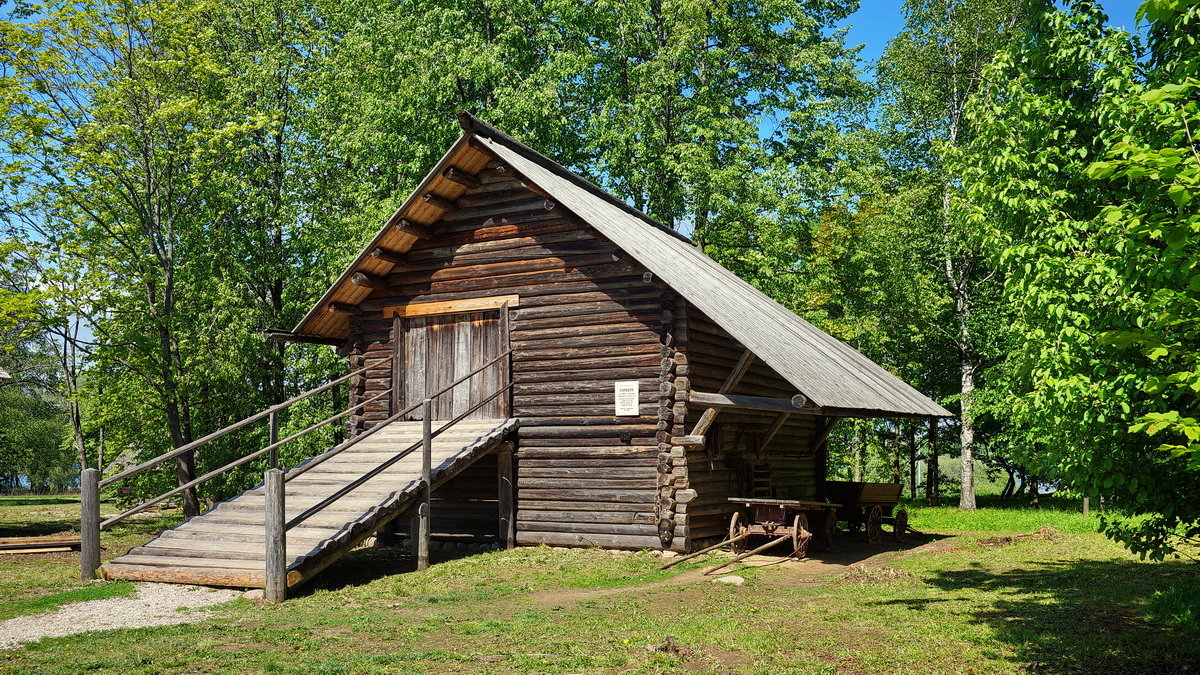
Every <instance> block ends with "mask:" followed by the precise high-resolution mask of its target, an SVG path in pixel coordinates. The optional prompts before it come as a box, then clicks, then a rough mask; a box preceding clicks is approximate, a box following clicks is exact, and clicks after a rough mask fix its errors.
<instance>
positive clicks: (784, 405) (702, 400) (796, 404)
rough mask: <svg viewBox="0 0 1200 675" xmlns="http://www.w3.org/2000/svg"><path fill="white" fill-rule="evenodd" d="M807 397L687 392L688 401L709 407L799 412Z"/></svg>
mask: <svg viewBox="0 0 1200 675" xmlns="http://www.w3.org/2000/svg"><path fill="white" fill-rule="evenodd" d="M807 401H808V399H807V398H805V397H804V396H803V395H802V394H801V395H796V396H793V397H792V398H773V397H769V396H743V395H739V394H713V393H711V392H705V391H692V392H691V393H689V394H688V403H691V404H693V405H697V406H702V405H703V406H709V407H710V408H738V409H741V410H766V411H769V412H785V413H793V412H800V408H801V407H802V406H803V405H804V403H805V402H807Z"/></svg>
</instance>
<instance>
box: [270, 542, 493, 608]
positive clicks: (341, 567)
mask: <svg viewBox="0 0 1200 675" xmlns="http://www.w3.org/2000/svg"><path fill="white" fill-rule="evenodd" d="M477 553H480V551H472V550H448V549H446V548H444V547H441V546H438V547H435V548H434V549H433V550H431V551H430V552H429V564H430V565H431V566H432V565H436V564H438V563H443V562H446V561H449V560H457V559H459V558H466V557H469V556H472V555H475V554H477ZM415 571H417V559H416V557H415V556H413V555H412V554H411V553H409V552H408V549H407V548H405V547H403V546H399V545H397V546H366V547H362V548H356V549H354V550H353V551H350V552H349V553H347V554H346V555H344V556H342V557H341V558H339V559H337V560H336V561H334V562H333V564H331V565H330V566H329V567H327V568H325V569H324V570H322V571H321V573H320V574H319V575H317V578H316V579H314V580H313V581H312V583H308V584H304V585H303V586H301V587H300V588H299V589H296V590H295V591H292V593H294V596H295V597H299V596H304V595H311V594H312V593H314V592H316V591H337V590H342V589H344V588H353V587H357V586H365V585H367V584H369V583H372V582H375V581H378V580H380V579H382V578H384V577H390V576H394V575H397V574H407V573H409V572H415Z"/></svg>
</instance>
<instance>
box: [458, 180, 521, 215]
mask: <svg viewBox="0 0 1200 675" xmlns="http://www.w3.org/2000/svg"><path fill="white" fill-rule="evenodd" d="M481 185H482V184H481ZM538 196H539V195H538V194H537V193H535V192H533V191H531V190H529V188H527V187H525V185H524V184H523V183H521V182H519V181H507V182H501V183H489V184H487V188H486V189H484V190H479V189H476V190H472V191H471V192H468V193H466V194H464V195H463V196H461V197H459V198H458V206H459V208H462V209H466V208H474V207H477V206H490V205H492V204H501V203H505V202H513V201H520V200H525V199H536V198H537V197H538Z"/></svg>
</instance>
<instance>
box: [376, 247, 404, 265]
mask: <svg viewBox="0 0 1200 675" xmlns="http://www.w3.org/2000/svg"><path fill="white" fill-rule="evenodd" d="M371 257H372V258H374V259H376V260H381V261H383V262H385V263H391V264H393V265H400V264H402V263H403V262H404V256H403V255H401V254H399V253H396V252H394V251H389V250H387V249H386V248H380V247H375V248H374V249H373V250H372V251H371Z"/></svg>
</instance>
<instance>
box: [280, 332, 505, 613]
mask: <svg viewBox="0 0 1200 675" xmlns="http://www.w3.org/2000/svg"><path fill="white" fill-rule="evenodd" d="M511 354H512V350H511V349H510V350H507V351H505V352H504V353H502V354H500V355H499V356H497V357H496V358H494V359H492V360H491V361H488V362H487V363H485V364H483V365H482V366H479V367H478V368H476V369H475V370H473V371H471V372H470V373H467V374H466V375H463V376H462V377H460V378H458V379H457V380H455V381H454V382H451V383H450V384H448V385H446V386H445V387H443V388H442V389H440V390H438V391H436V392H434V393H432V394H428V395H427V396H426V398H425V399H424V400H422V401H421V402H420V403H416V404H413V405H411V406H409V407H407V408H405V409H404V410H401V411H399V412H397V413H394V414H393V415H391V416H389V417H388V418H387V419H385V420H383V421H382V422H379V423H378V424H376V425H375V426H373V427H372V428H371V429H369V430H367V431H365V432H363V433H362V434H359V435H358V436H356V437H355V438H354V439H353V440H352V441H348V442H347V443H343V444H342V445H339V446H338V447H335V448H332V449H330V450H329V451H327V452H325V453H323V454H321V455H318V456H316V457H313V458H312V459H310V460H308V461H306V462H305V463H303V464H301V465H299V466H297V467H295V468H294V469H292V470H291V471H288V472H286V473H285V472H284V471H283V470H282V469H279V468H277V467H275V468H271V469H269V470H268V471H267V473H266V480H265V481H264V485H265V488H266V547H267V550H266V570H265V572H266V576H265V579H264V586H265V588H264V597H265V598H266V599H267V600H268V601H271V602H283V600H285V599H286V598H287V532H288V530H291V529H292V528H294V527H296V526H297V525H299V524H300V523H303V522H304V521H305V520H308V519H309V518H311V517H312V516H314V515H316V514H318V513H320V512H321V511H323V510H324V509H326V508H327V507H329V506H331V505H333V504H334V503H336V502H337V501H338V500H339V499H341V498H342V497H344V496H346V495H347V494H349V493H350V492H352V491H354V490H355V489H357V488H358V487H361V486H362V485H363V484H364V483H366V482H367V481H369V480H371V479H372V478H375V477H376V476H378V475H379V474H381V473H383V472H384V471H386V470H387V469H388V468H389V467H391V466H392V465H394V464H396V463H397V462H399V461H400V460H402V459H404V458H405V457H407V456H409V455H410V454H412V453H413V452H414V451H416V449H417V448H421V499H420V504H419V506H418V507H417V521H418V522H419V524H420V531H419V532H418V533H417V534H416V535H415V538H416V540H417V569H418V570H423V569H425V568H427V567H428V566H429V539H430V531H431V530H430V502H431V498H432V493H433V477H432V469H433V439H434V438H437V437H438V436H439V435H441V434H442V433H443V432H445V431H446V430H447V429H449V428H451V427H453V426H454V425H456V424H458V423H459V422H461V421H463V420H464V419H466V418H467V417H469V416H470V415H471V414H472V413H474V412H475V411H477V410H479V409H480V408H482V407H483V406H484V405H486V404H488V403H490V402H491V401H492V400H493V399H495V398H496V397H497V396H500V395H501V394H504V393H506V392H508V391H509V390H510V389H512V379H511V378H510V377H507V376H506V377H504V378H503V382H505V384H503V385H502V386H501V387H499V388H498V389H497V390H496V391H494V392H492V393H491V394H490V395H489V396H487V397H486V398H484V399H482V400H480V401H479V402H477V403H475V404H474V405H472V406H471V407H470V408H468V409H467V410H466V411H464V412H462V413H461V414H459V415H458V416H456V417H455V418H454V419H452V420H450V421H448V422H446V423H444V424H442V425H441V426H439V427H438V429H437V430H436V431H434V430H433V401H434V400H435V399H437V398H438V397H439V396H444V395H446V394H448V393H450V392H451V391H452V390H453V389H454V388H455V387H457V386H458V385H460V384H462V383H463V382H466V381H467V380H469V379H471V378H472V377H474V376H476V375H478V374H479V373H481V372H483V371H484V370H486V369H487V368H490V367H491V366H492V365H494V364H496V363H497V362H499V361H500V360H502V359H507V358H508V357H509V356H510V355H511ZM417 408H420V409H421V440H420V441H417V442H415V443H413V444H411V445H409V446H408V447H406V448H404V449H403V450H401V451H399V452H397V453H396V454H395V455H393V456H391V457H389V458H388V459H386V460H384V461H383V462H380V463H379V464H378V465H376V466H375V467H374V468H372V469H370V470H369V471H367V472H365V473H363V474H362V475H361V476H359V477H358V478H356V479H354V480H353V481H351V482H350V483H348V484H346V485H344V486H342V487H341V488H339V489H338V490H337V491H335V492H334V493H333V494H331V495H329V496H328V497H326V498H325V499H322V500H321V501H320V502H318V503H316V504H314V505H312V506H310V507H309V508H307V509H305V510H304V511H303V512H301V513H299V514H297V515H296V516H295V517H294V518H292V519H291V520H285V518H286V516H285V513H286V510H285V503H284V494H285V487H286V484H287V483H288V481H291V480H294V479H295V478H296V477H298V476H301V475H303V474H304V473H305V472H307V471H310V470H312V469H313V468H314V467H316V466H319V465H320V464H322V463H323V462H325V461H327V460H329V459H330V458H331V457H334V456H335V455H337V454H339V453H341V452H342V451H344V450H345V449H346V448H348V447H350V445H352V444H354V443H357V442H359V441H362V440H363V439H365V438H368V437H370V436H371V435H372V434H374V433H375V432H377V431H379V430H380V429H382V428H383V427H384V426H386V425H388V424H390V423H392V422H394V421H396V420H398V419H402V418H403V417H404V416H406V415H409V414H411V413H413V412H414V411H416V410H417Z"/></svg>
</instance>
